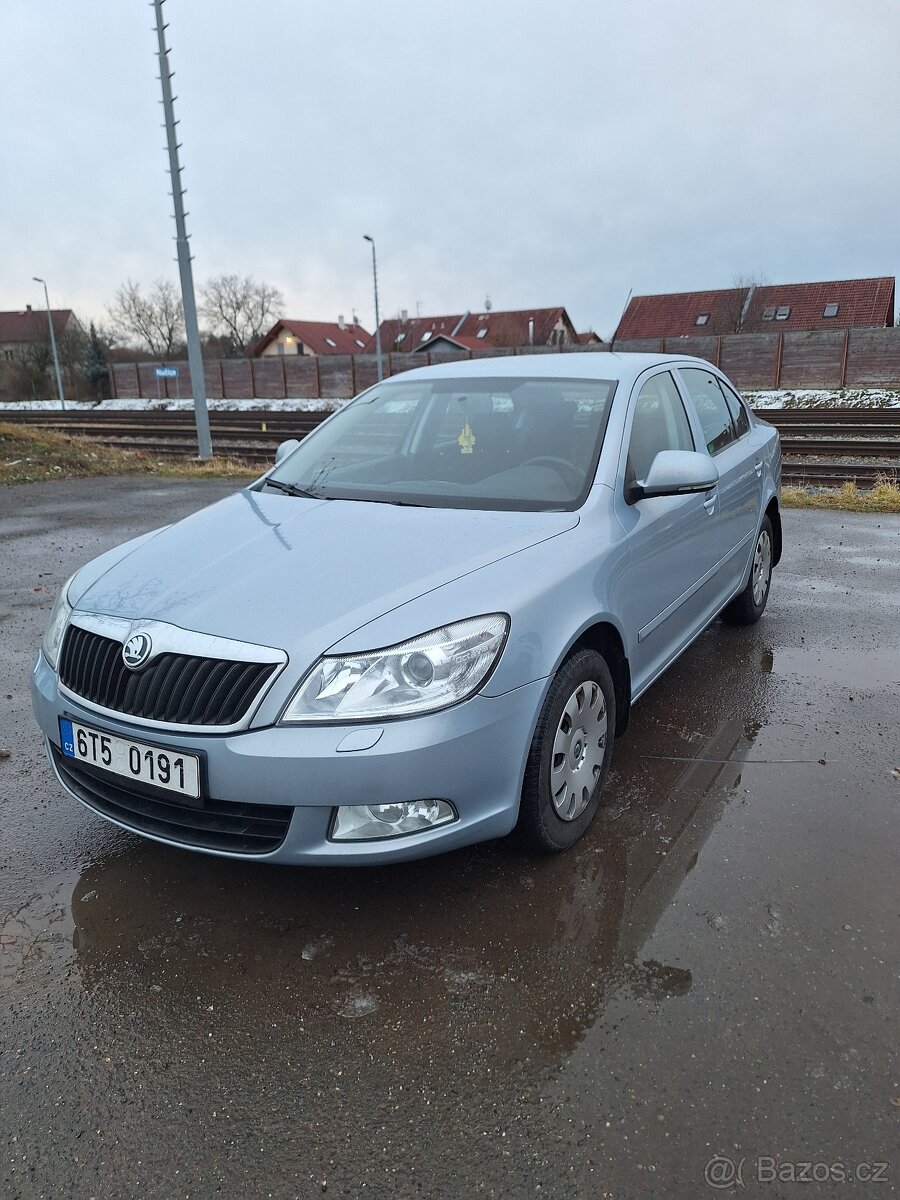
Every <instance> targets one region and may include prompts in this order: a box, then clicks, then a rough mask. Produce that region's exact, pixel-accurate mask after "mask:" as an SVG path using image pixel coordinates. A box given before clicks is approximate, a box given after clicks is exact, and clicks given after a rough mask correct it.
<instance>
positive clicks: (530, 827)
mask: <svg viewBox="0 0 900 1200" xmlns="http://www.w3.org/2000/svg"><path fill="white" fill-rule="evenodd" d="M615 728H616V696H615V689H614V687H613V681H612V676H611V675H610V673H609V668H608V667H607V665H606V662H605V661H604V659H603V656H602V655H600V654H598V653H597V652H596V651H595V650H576V651H575V653H574V654H572V655H570V656H569V658H567V659H566V661H565V662H564V663H563V665H562V666H561V667H560V669H559V671H558V672H557V674H556V677H555V678H554V680H553V682H552V683H551V685H550V690H549V691H548V693H547V696H546V699H545V700H544V705H543V708H542V709H541V715H540V717H539V718H538V723H537V728H536V729H535V731H534V737H533V738H532V741H531V750H530V751H529V754H528V763H527V765H526V768H525V781H524V784H523V786H522V802H521V805H520V808H519V824H518V829H517V831H518V833H519V835H520V837H521V839H522V840H523V841H524V842H525V843H526V845H528V846H530V847H531V848H532V849H534V850H540V851H543V852H544V853H545V854H555V853H557V852H558V851H560V850H565V849H567V848H568V847H569V846H571V845H573V844H574V843H575V842H577V841H578V839H579V838H580V837H581V836H582V834H583V833H584V832H585V830H586V829H587V828H588V826H589V825H590V823H591V821H592V820H593V819H594V814H595V813H596V811H597V809H598V807H599V805H600V794H601V792H602V791H603V785H604V783H605V782H606V776H607V773H608V772H609V760H610V757H611V755H612V743H613V738H614V736H615Z"/></svg>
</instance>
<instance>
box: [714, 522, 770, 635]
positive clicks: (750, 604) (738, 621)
mask: <svg viewBox="0 0 900 1200" xmlns="http://www.w3.org/2000/svg"><path fill="white" fill-rule="evenodd" d="M773 545H774V542H773V538H772V522H771V521H770V520H769V518H768V517H763V523H762V525H761V526H760V530H759V533H758V534H757V537H756V548H755V549H754V551H753V562H752V563H751V564H750V578H749V579H748V580H747V586H746V587H745V588H744V590H743V591H742V592H740V593H739V594H738V595H737V596H735V598H734V599H733V600H732V601H731V603H730V604H729V605H728V606H727V608H725V609H723V610H722V619H723V620H724V621H727V622H728V623H729V624H730V625H753V624H755V623H756V622H757V621H758V620H759V618H760V617H761V616H762V615H763V612H764V610H765V607H766V601H767V600H768V598H769V587H770V585H771V583H772V548H773Z"/></svg>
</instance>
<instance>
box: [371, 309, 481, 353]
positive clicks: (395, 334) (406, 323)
mask: <svg viewBox="0 0 900 1200" xmlns="http://www.w3.org/2000/svg"><path fill="white" fill-rule="evenodd" d="M465 315H466V314H465V313H456V314H455V315H453V316H444V317H407V318H405V319H401V318H400V317H394V318H392V319H391V320H390V321H382V322H381V349H382V350H383V351H384V352H385V354H387V353H388V351H390V350H396V351H399V352H401V353H404V354H405V353H407V352H408V351H410V350H416V349H417V348H418V346H419V345H420V343H421V342H422V340H423V335H424V334H426V333H427V334H428V337H426V338H425V339H424V340H425V341H426V342H428V341H429V340H430V339H431V338H432V337H434V336H436V335H437V334H438V333H445V334H448V335H450V334H452V333H453V332H454V330H455V329H456V328H457V326H458V325H459V323H460V322H461V321H462V320H463V319H464V317H465ZM374 352H375V335H374V333H373V334H372V335H371V336H370V338H369V340H368V341H367V342H366V349H365V351H364V353H366V354H373V353H374Z"/></svg>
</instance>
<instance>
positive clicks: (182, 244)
mask: <svg viewBox="0 0 900 1200" xmlns="http://www.w3.org/2000/svg"><path fill="white" fill-rule="evenodd" d="M163 3H164V0H153V8H154V10H155V13H156V37H157V41H158V42H159V51H158V53H159V80H160V83H161V84H162V96H163V98H162V106H163V113H164V115H165V127H166V143H167V146H168V151H169V175H170V177H171V180H172V203H173V205H174V208H175V244H176V246H177V248H178V273H179V275H180V276H181V303H182V307H183V309H184V333H185V338H186V339H187V351H188V366H189V368H190V373H191V391H192V393H193V396H194V420H195V421H196V422H197V452H198V454H199V456H200V458H211V457H212V439H211V438H210V435H209V413H208V411H207V408H206V381H205V380H204V378H203V355H202V354H201V352H200V327H199V325H198V324H197V302H196V300H195V299H194V272H193V268H192V267H191V251H190V247H189V245H188V235H187V230H186V227H185V223H184V217H185V212H184V188H183V187H182V186H181V163H180V162H179V159H178V151H179V149H180V148H181V147H180V145H179V143H178V142H177V141H176V140H175V126H176V125H177V124H178V122H177V121H176V120H175V113H174V110H173V107H172V106H173V101H174V96H173V95H172V75H173V72H172V71H170V70H169V48H168V46H167V45H166V29H167V28H168V26H167V25H166V24H165V23H164V22H163Z"/></svg>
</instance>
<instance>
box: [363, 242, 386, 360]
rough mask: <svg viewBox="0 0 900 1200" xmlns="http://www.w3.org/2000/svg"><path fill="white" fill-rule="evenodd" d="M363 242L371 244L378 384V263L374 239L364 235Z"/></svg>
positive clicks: (379, 348)
mask: <svg viewBox="0 0 900 1200" xmlns="http://www.w3.org/2000/svg"><path fill="white" fill-rule="evenodd" d="M363 240H364V241H367V242H371V243H372V279H373V280H374V282H375V369H376V371H377V373H378V382H379V383H380V382H381V380H382V379H383V377H384V376H383V372H382V369H381V317H380V316H379V315H378V261H377V259H376V258H375V239H374V238H373V237H370V236H369V234H367V233H364V234H363Z"/></svg>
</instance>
